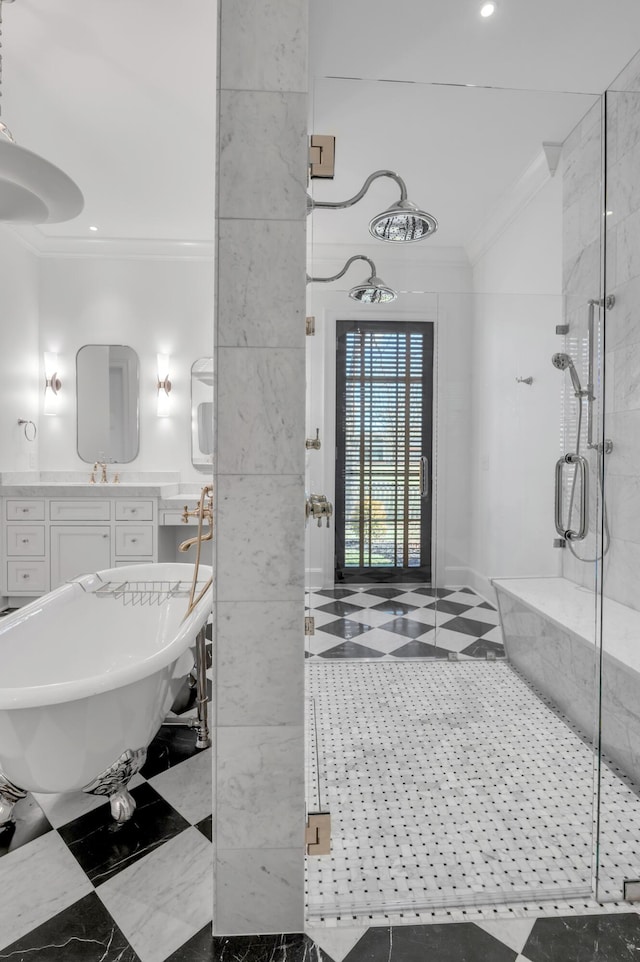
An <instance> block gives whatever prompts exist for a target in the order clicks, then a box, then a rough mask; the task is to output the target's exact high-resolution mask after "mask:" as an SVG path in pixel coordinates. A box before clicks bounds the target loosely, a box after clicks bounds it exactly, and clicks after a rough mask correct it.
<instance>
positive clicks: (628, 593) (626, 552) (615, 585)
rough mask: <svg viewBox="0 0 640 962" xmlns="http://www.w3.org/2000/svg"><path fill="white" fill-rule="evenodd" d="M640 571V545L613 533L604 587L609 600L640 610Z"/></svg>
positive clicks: (606, 559)
mask: <svg viewBox="0 0 640 962" xmlns="http://www.w3.org/2000/svg"><path fill="white" fill-rule="evenodd" d="M639 571H640V544H639V543H637V542H634V541H623V540H622V539H620V538H616V537H615V531H612V538H611V549H610V551H609V552H608V554H607V555H606V556H605V559H604V576H603V586H604V593H605V595H606V596H607V597H608V598H612V599H613V600H614V601H619V602H620V604H623V605H628V606H629V607H630V608H635V609H638V608H640V599H639V598H638V572H639Z"/></svg>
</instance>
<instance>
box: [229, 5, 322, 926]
mask: <svg viewBox="0 0 640 962" xmlns="http://www.w3.org/2000/svg"><path fill="white" fill-rule="evenodd" d="M219 72H220V75H219V156H218V162H219V168H218V205H217V207H218V209H217V215H218V255H217V265H218V266H217V308H216V315H217V319H216V345H215V358H216V372H217V374H216V392H217V393H216V413H217V457H216V470H215V490H216V512H217V524H216V558H215V564H216V572H217V574H216V609H215V644H214V659H215V660H214V679H215V682H214V684H215V693H214V701H215V713H214V721H215V730H214V737H215V744H214V750H215V763H214V764H215V772H214V786H215V787H214V836H213V840H214V852H215V855H214V858H215V895H214V932H215V934H216V935H244V934H253V933H273V932H296V931H302V929H303V923H304V885H303V871H304V846H303V840H304V749H303V706H304V687H303V685H304V678H303V667H304V665H303V662H304V658H303V654H304V652H303V616H304V606H303V568H304V476H303V472H304V454H305V447H304V394H305V336H304V315H305V266H306V265H305V230H306V224H305V220H306V163H307V136H306V117H307V96H306V89H307V0H278V2H277V3H265V2H264V0H220V58H219Z"/></svg>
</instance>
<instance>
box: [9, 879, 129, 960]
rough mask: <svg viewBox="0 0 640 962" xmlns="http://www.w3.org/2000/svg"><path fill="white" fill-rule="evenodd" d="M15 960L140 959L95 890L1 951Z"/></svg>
mask: <svg viewBox="0 0 640 962" xmlns="http://www.w3.org/2000/svg"><path fill="white" fill-rule="evenodd" d="M0 958H2V959H9V958H11V959H12V960H14V959H15V962H22V960H24V962H27V960H34V962H36V960H39V962H140V958H139V956H138V955H137V954H136V953H135V952H134V950H133V949H132V948H131V946H130V945H129V943H128V941H127V940H126V938H125V937H124V935H123V934H122V932H121V931H120V929H119V928H118V926H117V925H116V923H115V922H114V920H113V919H112V917H111V915H110V914H109V912H108V911H107V910H106V908H105V907H104V905H103V904H102V902H101V901H100V899H99V898H98V896H97V895H96V893H95V892H91V893H90V894H89V895H85V897H84V898H82V899H80V900H79V901H78V902H75V903H74V904H73V905H70V906H69V908H67V909H64V911H62V912H59V913H58V914H57V915H54V916H53V917H52V918H50V919H48V920H47V921H46V922H43V923H42V925H39V926H37V928H35V929H32V930H31V931H30V932H28V933H27V935H23V936H22V938H21V939H18V940H17V941H16V942H12V943H11V945H8V946H6V948H4V949H2V951H1V952H0Z"/></svg>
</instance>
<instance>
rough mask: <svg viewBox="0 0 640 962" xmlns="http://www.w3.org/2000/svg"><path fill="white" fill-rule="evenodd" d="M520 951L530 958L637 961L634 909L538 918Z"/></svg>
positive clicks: (639, 934)
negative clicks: (608, 912) (603, 913)
mask: <svg viewBox="0 0 640 962" xmlns="http://www.w3.org/2000/svg"><path fill="white" fill-rule="evenodd" d="M522 954H523V955H524V956H525V957H526V958H527V959H530V960H531V962H569V960H574V959H575V960H576V962H583V960H584V962H638V959H640V916H638V915H637V914H636V913H635V912H628V913H627V912H621V913H620V914H611V915H578V916H569V917H562V918H555V919H554V918H551V919H537V920H536V922H535V924H534V926H533V929H532V930H531V934H530V936H529V938H528V939H527V943H526V945H525V947H524V948H523V950H522Z"/></svg>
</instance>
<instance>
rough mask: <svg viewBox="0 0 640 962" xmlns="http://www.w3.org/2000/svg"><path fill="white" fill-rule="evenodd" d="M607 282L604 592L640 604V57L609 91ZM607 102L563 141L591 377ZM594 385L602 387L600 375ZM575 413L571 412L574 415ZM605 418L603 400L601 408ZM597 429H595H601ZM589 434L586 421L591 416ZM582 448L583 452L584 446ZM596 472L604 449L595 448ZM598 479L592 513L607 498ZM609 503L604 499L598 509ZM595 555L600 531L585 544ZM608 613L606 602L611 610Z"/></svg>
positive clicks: (570, 306)
mask: <svg viewBox="0 0 640 962" xmlns="http://www.w3.org/2000/svg"><path fill="white" fill-rule="evenodd" d="M606 135H607V140H606V156H607V197H606V210H607V216H606V229H607V232H606V292H607V294H614V295H615V298H616V303H615V306H614V307H613V309H612V310H610V311H606V314H605V339H604V350H605V369H604V400H605V405H604V418H605V422H604V423H605V435H606V437H608V438H611V439H612V440H613V442H614V447H613V451H612V453H611V455H610V456H608V457H607V458H606V461H605V476H606V492H607V496H606V502H607V509H608V517H609V526H610V529H611V548H610V550H609V552H608V554H607V556H606V559H605V564H604V593H605V596H606V597H609V598H612V599H613V600H614V601H618V602H620V603H622V604H626V605H629V606H630V607H632V608H636V609H637V608H639V607H640V600H639V599H640V595H639V594H638V585H637V582H638V577H637V573H638V571H640V520H639V519H640V443H639V442H640V179H639V178H638V173H637V172H638V170H639V169H640V57H636V58H634V60H633V61H631V63H630V64H629V65H628V67H627V68H625V71H624V72H623V74H621V75H620V77H619V78H618V79H617V80H616V81H615V82H614V83H613V84H612V85H611V88H610V90H609V92H608V93H607V129H606ZM601 149H602V136H601V105H600V104H596V105H595V106H594V107H593V108H592V110H591V111H589V113H588V114H587V115H586V116H585V118H584V119H583V120H582V122H581V123H580V124H579V126H578V127H577V128H576V130H574V132H573V133H572V134H571V135H570V137H569V138H568V139H567V141H566V142H565V145H564V148H563V154H562V157H563V177H564V236H563V248H564V250H563V254H564V271H563V274H564V277H563V281H564V291H565V294H566V295H567V314H566V321H567V322H568V323H569V324H570V328H571V330H570V334H569V336H568V338H567V344H566V349H567V350H568V351H569V353H571V354H572V355H573V356H576V357H577V358H578V361H579V363H578V370H579V372H580V377H581V379H582V380H583V383H585V382H586V379H587V368H586V350H587V342H586V334H587V317H588V307H587V302H588V300H589V298H593V297H598V296H599V294H600V275H601V267H600V222H601V217H600V208H601V202H600V180H601ZM558 349H559V350H562V347H560V346H559V348H558ZM596 394H597V395H601V394H602V389H601V388H599V387H598V385H596ZM565 405H568V406H569V410H568V411H565V412H564V413H565V422H564V423H565V424H566V437H565V441H566V444H567V446H565V448H564V450H570V448H569V446H568V445H569V443H574V442H573V441H572V439H574V438H575V417H576V401H575V399H574V398H573V397H572V396H571V395H570V393H569V392H566V393H565ZM567 415H568V416H567ZM598 417H599V419H600V423H601V418H602V408H601V406H600V410H599V411H598ZM598 434H599V432H598V431H597V432H596V437H597V436H598ZM582 437H583V442H584V441H585V439H586V424H585V425H584V426H583V435H582ZM583 453H584V452H583ZM589 461H590V465H591V467H592V473H591V477H592V479H594V478H595V471H596V459H595V457H594V455H593V454H591V455H590V456H589ZM598 494H599V493H598V489H597V485H596V484H592V485H591V505H590V507H591V517H592V518H595V517H596V514H595V512H596V501H598V502H599V500H600V499H599V497H598ZM600 510H601V507H600V505H598V511H600ZM578 550H579V553H580V554H581V555H582V556H584V557H590V558H593V557H594V556H595V555H594V552H595V536H594V534H593V526H592V533H591V534H590V535H589V538H588V539H587V540H586V541H584V542H582V543H581V545H579V546H578ZM563 572H564V575H565V576H566V577H568V578H570V579H571V580H572V581H575V582H577V583H579V584H583V585H585V586H588V587H593V578H594V572H593V566H591V565H585V564H581V563H580V562H577V561H575V560H574V559H573V558H572V556H571V555H570V553H569V552H568V551H565V552H563ZM605 617H606V611H605Z"/></svg>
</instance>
